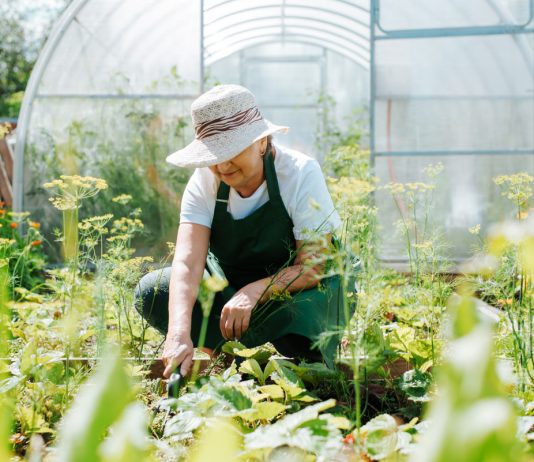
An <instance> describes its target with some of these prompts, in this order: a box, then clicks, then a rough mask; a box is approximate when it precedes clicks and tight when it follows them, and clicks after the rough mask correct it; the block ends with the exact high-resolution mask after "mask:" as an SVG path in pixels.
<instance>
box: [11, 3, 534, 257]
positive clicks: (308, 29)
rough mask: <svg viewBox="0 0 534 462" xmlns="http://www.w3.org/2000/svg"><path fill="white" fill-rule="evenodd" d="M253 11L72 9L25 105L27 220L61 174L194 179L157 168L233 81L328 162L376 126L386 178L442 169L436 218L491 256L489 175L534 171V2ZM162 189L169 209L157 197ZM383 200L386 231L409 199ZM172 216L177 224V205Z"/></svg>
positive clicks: (372, 137)
mask: <svg viewBox="0 0 534 462" xmlns="http://www.w3.org/2000/svg"><path fill="white" fill-rule="evenodd" d="M246 5H247V6H246V7H244V6H243V2H238V1H209V0H206V1H203V2H189V1H188V2H185V1H184V2H182V3H181V2H178V1H176V0H160V1H158V2H151V1H142V2H137V1H135V2H132V1H129V2H125V1H95V0H92V1H74V2H72V3H71V4H70V6H69V8H68V9H67V10H66V11H65V13H64V14H63V16H62V18H61V19H60V20H59V21H58V23H57V24H56V26H55V28H54V30H53V31H52V32H51V35H50V38H49V40H48V43H47V44H46V47H45V49H44V50H43V52H42V54H41V56H40V58H39V61H38V63H37V65H36V68H35V70H34V73H33V75H32V79H31V82H30V84H29V87H28V90H27V92H26V95H25V99H24V107H23V110H22V114H21V117H20V121H19V130H18V138H17V156H16V158H17V165H16V168H15V171H16V172H15V176H16V177H15V180H14V189H15V191H16V193H15V196H16V200H17V204H16V208H18V209H19V210H23V209H24V210H31V211H33V210H39V209H40V208H41V207H42V202H41V198H42V194H39V186H40V183H42V182H43V180H49V179H51V178H52V177H54V175H57V173H58V169H60V168H63V169H65V168H67V169H71V170H72V169H74V170H73V171H76V172H78V173H84V174H89V173H90V172H93V173H94V172H95V171H99V169H101V168H102V167H103V166H104V165H107V164H106V163H114V164H120V165H121V167H124V166H125V164H126V165H128V166H129V167H131V168H132V170H134V169H135V168H136V167H135V165H133V164H132V162H134V163H137V168H143V169H153V170H154V174H157V176H156V177H155V178H157V180H154V181H158V185H159V186H157V187H158V188H160V191H161V189H165V191H166V190H167V186H168V184H167V182H171V183H169V184H173V185H175V184H176V183H172V181H173V179H171V178H169V176H170V175H171V174H170V173H168V172H167V171H166V170H165V169H166V167H165V166H164V165H163V163H161V162H156V160H157V159H158V158H157V157H153V158H151V156H156V153H159V154H160V155H163V153H165V152H166V151H165V149H167V150H168V151H169V152H170V151H171V150H172V149H173V148H176V147H179V146H180V144H183V143H185V140H188V139H189V138H190V135H191V130H190V127H189V126H188V121H187V119H188V117H189V107H190V104H191V101H192V100H193V99H194V98H195V97H196V96H198V95H199V94H200V93H201V92H202V91H203V90H204V89H207V88H208V87H209V86H210V85H213V84H214V83H216V82H224V83H239V84H241V85H244V86H246V87H247V88H249V89H250V90H251V91H253V93H255V94H256V95H257V98H258V103H259V105H260V108H261V110H262V111H263V113H264V114H265V116H266V117H267V118H269V119H270V120H275V121H278V123H280V124H284V125H288V126H290V127H291V130H290V133H289V134H288V135H287V136H286V137H284V139H283V141H284V142H285V143H286V144H288V145H290V146H292V147H294V148H297V149H301V150H303V151H304V152H307V153H310V154H312V155H313V156H314V157H316V158H318V159H320V160H322V158H323V156H324V155H325V150H326V149H327V148H328V147H327V145H328V140H326V139H324V137H323V139H321V133H324V132H325V129H327V128H329V127H332V126H335V127H337V128H338V129H340V130H344V129H346V128H347V126H348V125H350V123H351V122H354V120H355V117H356V116H358V119H359V120H360V121H362V122H363V126H362V130H363V131H365V133H366V134H367V133H368V134H369V136H368V137H367V136H364V139H367V138H368V140H369V143H368V144H369V148H370V149H371V156H372V159H373V163H374V166H375V169H376V170H375V172H376V175H377V176H378V178H379V179H380V181H381V182H383V183H387V182H389V181H418V180H419V179H421V175H422V172H421V169H422V168H423V167H424V166H425V165H427V164H429V163H436V162H442V163H443V166H444V174H443V175H441V177H442V178H441V179H440V181H441V182H442V184H440V188H439V193H437V197H436V198H435V200H436V207H435V210H434V212H435V213H434V219H435V220H436V222H437V223H438V224H439V225H440V227H441V231H442V232H443V233H444V234H445V235H446V237H447V239H446V240H447V242H449V243H451V244H454V245H453V248H452V249H451V257H452V258H454V259H456V260H459V259H463V258H465V257H466V256H467V255H468V254H469V251H470V246H472V244H473V242H472V241H470V240H469V234H468V233H467V229H468V228H469V227H472V226H475V225H477V224H481V225H485V224H488V223H490V222H492V221H495V220H498V219H502V218H503V217H505V216H506V212H505V210H504V209H505V207H506V203H505V202H503V201H502V200H500V199H499V197H498V194H495V193H494V192H492V188H491V185H490V184H491V182H490V181H489V179H490V178H491V177H492V176H495V175H496V174H506V173H509V172H512V171H514V170H515V169H518V168H519V169H522V170H525V171H527V172H530V173H532V172H533V170H534V156H533V149H534V130H533V129H532V127H533V126H534V104H533V100H532V92H533V83H532V82H533V78H534V77H533V72H534V70H533V66H534V64H533V59H534V58H533V46H534V45H533V40H534V39H533V34H532V30H531V29H532V24H531V19H532V5H531V2H530V1H529V0H522V1H521V0H515V1H512V0H508V1H504V0H500V1H489V0H476V1H472V2H469V4H468V5H467V4H466V2H462V1H460V0H458V1H456V0H455V1H448V2H441V1H437V0H436V1H432V2H428V1H420V2H413V1H412V2H407V1H381V2H376V4H375V9H374V10H371V5H370V4H369V2H365V1H335V0H328V1H317V2H312V3H310V2H304V1H294V2H288V1H267V0H265V1H263V0H262V1H251V2H247V4H246ZM436 18H439V19H436ZM367 120H369V123H368V124H367V123H366V122H367ZM136 124H141V125H142V126H143V128H142V130H143V131H144V130H146V131H147V132H146V133H143V135H145V136H144V137H143V139H144V141H143V143H145V145H144V146H142V147H139V140H135V139H133V138H132V139H128V138H131V137H132V136H133V135H132V133H131V131H132V129H134V128H136V129H137V130H136V131H137V136H139V134H140V133H139V131H138V130H139V129H140V127H139V125H136ZM125 139H126V140H128V143H129V144H130V146H125V143H124V140H125ZM119 140H120V141H121V143H120V144H121V146H117V144H118V142H119ZM128 143H126V144H128ZM146 143H149V144H151V146H147V145H146ZM132 144H133V146H132ZM136 146H137V147H136ZM147 151H151V152H147ZM69 154H70V155H69ZM121 155H122V156H125V157H126V159H125V158H123V157H120V156H121ZM73 158H75V159H76V160H74V159H73ZM160 158H161V157H160ZM65 164H67V165H65ZM45 166H46V168H45ZM45 172H47V173H45ZM114 174H115V175H118V174H119V173H118V172H109V179H110V180H113V175H114ZM135 178H136V177H135ZM116 179H117V178H115V180H116ZM160 181H161V183H160ZM133 184H135V182H133ZM147 187H148V188H149V189H150V190H149V191H146V193H147V197H150V198H154V193H155V191H156V189H155V188H156V186H155V185H153V187H152V188H151V187H150V186H147ZM172 189H174V188H172ZM121 192H125V191H121ZM383 196H384V195H382V194H377V195H376V201H377V204H378V205H379V206H380V210H381V213H380V214H379V217H378V219H379V221H380V223H381V224H382V226H383V227H382V229H383V231H382V233H385V232H386V230H387V229H389V227H390V226H391V223H392V221H393V220H394V219H395V218H394V217H396V216H397V213H398V212H397V207H398V206H400V207H401V209H402V208H403V204H402V200H401V199H400V198H396V199H395V200H394V201H392V200H391V197H389V195H388V197H383ZM168 200H171V201H174V202H173V205H174V206H176V201H177V199H176V198H174V197H173V196H171V197H169V198H168ZM395 201H396V203H395ZM155 202H156V203H158V200H157V199H156V200H155ZM158 209H160V211H161V213H163V214H168V213H169V208H168V206H167V204H159V205H158ZM167 220H169V218H168V217H166V218H165V219H163V220H162V221H164V222H165V221H167ZM172 224H173V225H175V224H176V223H175V222H173V223H172ZM168 229H173V231H174V226H170V225H169V226H168ZM165 237H167V238H169V235H165ZM383 237H384V238H385V239H383V241H384V244H383V249H382V251H381V253H382V258H383V259H384V260H387V261H393V262H395V261H404V260H405V259H406V255H404V254H403V251H402V248H403V245H402V242H399V240H398V239H397V238H392V237H391V236H390V235H383ZM171 240H172V239H171Z"/></svg>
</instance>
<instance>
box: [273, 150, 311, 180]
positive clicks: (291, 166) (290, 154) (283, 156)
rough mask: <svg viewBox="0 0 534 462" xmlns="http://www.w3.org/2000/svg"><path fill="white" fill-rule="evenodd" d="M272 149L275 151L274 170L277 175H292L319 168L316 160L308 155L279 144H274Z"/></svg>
mask: <svg viewBox="0 0 534 462" xmlns="http://www.w3.org/2000/svg"><path fill="white" fill-rule="evenodd" d="M274 147H275V149H276V157H275V168H276V173H277V174H278V173H282V174H289V175H294V174H298V173H304V172H306V171H309V170H315V169H319V170H320V168H321V167H320V166H319V163H318V162H317V160H315V159H314V158H313V157H311V156H309V155H308V154H305V153H303V152H301V151H297V150H296V149H291V148H288V147H286V146H283V145H279V144H275V145H274Z"/></svg>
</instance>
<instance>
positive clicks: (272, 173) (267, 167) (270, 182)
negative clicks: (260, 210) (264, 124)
mask: <svg viewBox="0 0 534 462" xmlns="http://www.w3.org/2000/svg"><path fill="white" fill-rule="evenodd" d="M263 171H264V174H265V180H266V181H267V191H268V192H269V200H271V201H279V202H282V196H280V188H279V187H278V179H277V178H276V170H275V168H274V159H273V151H272V149H271V147H270V146H269V150H268V151H267V152H266V153H265V156H264V157H263ZM284 209H285V207H284Z"/></svg>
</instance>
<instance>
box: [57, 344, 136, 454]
mask: <svg viewBox="0 0 534 462" xmlns="http://www.w3.org/2000/svg"><path fill="white" fill-rule="evenodd" d="M132 399H133V393H132V388H131V385H130V380H129V377H128V376H127V375H126V373H125V371H124V367H123V364H122V361H121V360H120V358H119V355H118V354H114V355H112V356H110V357H107V358H106V359H103V360H102V361H101V363H100V364H99V367H98V369H97V371H96V373H95V374H94V375H93V376H92V377H91V378H90V379H89V380H88V381H87V383H85V384H84V385H83V386H82V387H81V388H80V391H79V393H78V399H77V400H76V401H75V402H74V404H73V406H72V407H71V408H70V409H69V411H68V412H67V414H66V415H65V418H64V419H63V422H62V424H61V429H60V434H59V437H58V452H57V455H58V461H59V462H87V461H98V460H100V458H99V457H98V446H99V444H100V442H101V440H102V437H103V435H104V433H105V432H106V430H107V429H108V428H109V427H110V426H111V424H113V422H115V421H116V420H117V419H118V418H119V417H120V415H121V414H122V412H123V411H124V409H125V408H126V406H127V405H128V404H129V403H130V402H131V401H132Z"/></svg>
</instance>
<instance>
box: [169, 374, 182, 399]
mask: <svg viewBox="0 0 534 462" xmlns="http://www.w3.org/2000/svg"><path fill="white" fill-rule="evenodd" d="M181 385H182V374H180V372H179V371H178V370H176V371H174V372H173V373H172V374H171V377H170V378H169V381H168V382H167V395H168V396H169V398H178V394H179V392H180V386H181Z"/></svg>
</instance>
